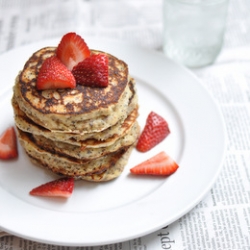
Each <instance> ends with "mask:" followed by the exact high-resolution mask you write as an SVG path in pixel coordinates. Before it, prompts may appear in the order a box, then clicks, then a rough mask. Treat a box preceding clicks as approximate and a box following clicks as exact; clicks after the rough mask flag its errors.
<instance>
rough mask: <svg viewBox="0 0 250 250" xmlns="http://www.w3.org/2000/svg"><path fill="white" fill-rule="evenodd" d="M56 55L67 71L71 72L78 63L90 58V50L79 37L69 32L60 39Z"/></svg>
mask: <svg viewBox="0 0 250 250" xmlns="http://www.w3.org/2000/svg"><path fill="white" fill-rule="evenodd" d="M56 55H57V57H58V58H59V60H60V61H61V62H62V63H63V64H64V65H66V67H67V68H68V69H69V70H72V69H73V67H74V66H76V65H77V64H78V63H79V62H81V61H83V60H84V59H85V58H87V57H89V56H90V50H89V48H88V46H87V44H86V43H85V41H84V40H83V39H82V38H81V37H80V36H79V35H77V34H76V33H73V32H71V33H67V34H66V35H64V36H63V37H62V39H61V41H60V43H59V44H58V47H57V50H56Z"/></svg>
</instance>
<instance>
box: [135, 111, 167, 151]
mask: <svg viewBox="0 0 250 250" xmlns="http://www.w3.org/2000/svg"><path fill="white" fill-rule="evenodd" d="M169 133H170V130H169V127H168V123H167V122H166V120H165V119H164V118H163V117H161V116H160V115H158V114H156V113H155V112H150V114H149V115H148V117H147V120H146V125H145V127H144V129H143V131H142V133H141V135H140V137H139V139H138V142H137V145H136V149H137V150H138V151H140V152H146V151H148V150H150V149H151V148H153V147H154V146H156V145H157V144H159V143H160V142H161V141H163V139H165V138H166V137H167V136H168V135H169Z"/></svg>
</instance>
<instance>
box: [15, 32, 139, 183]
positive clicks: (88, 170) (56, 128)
mask: <svg viewBox="0 0 250 250" xmlns="http://www.w3.org/2000/svg"><path fill="white" fill-rule="evenodd" d="M13 90H14V93H13V98H12V106H13V109H14V114H15V122H16V126H17V128H18V138H19V141H20V143H21V145H22V146H23V148H24V149H25V151H26V153H27V155H28V156H29V157H30V159H31V160H32V161H33V162H34V163H36V164H38V165H40V166H43V167H46V168H48V169H50V170H51V171H53V172H54V173H57V174H60V175H63V176H67V177H73V178H75V179H76V178H79V179H84V180H89V181H95V182H101V181H108V180H111V179H113V178H116V177H117V176H119V175H120V174H121V172H122V171H123V168H124V166H125V165H126V162H127V160H128V158H129V154H130V152H131V150H132V148H133V147H134V145H135V142H136V141H137V138H138V135H139V132H140V129H139V125H138V123H137V116H138V100H137V93H136V88H135V81H134V79H133V78H132V77H131V76H130V75H129V72H128V66H127V64H126V63H125V62H123V61H122V60H119V59H118V58H116V57H115V56H113V55H110V54H108V53H105V52H102V51H97V50H90V49H89V48H88V46H87V44H86V43H85V41H84V40H83V39H82V38H81V37H80V36H79V35H77V34H75V33H68V34H66V35H65V36H63V37H62V39H61V41H60V43H59V45H58V46H57V47H46V48H42V49H40V50H38V51H36V52H35V53H34V54H33V55H32V56H31V57H30V58H29V59H28V61H27V62H26V63H25V65H24V68H23V69H22V71H20V73H19V74H18V76H17V78H16V82H15V86H14V89H13Z"/></svg>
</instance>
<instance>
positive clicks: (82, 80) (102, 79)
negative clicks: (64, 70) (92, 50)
mask: <svg viewBox="0 0 250 250" xmlns="http://www.w3.org/2000/svg"><path fill="white" fill-rule="evenodd" d="M72 73H73V75H74V77H75V79H76V83H77V84H81V85H84V86H90V87H107V86H108V84H109V79H108V78H109V77H108V56H107V55H105V54H93V55H91V56H90V57H88V58H86V59H85V60H84V61H82V62H80V63H79V64H78V65H76V66H75V67H74V68H73V70H72Z"/></svg>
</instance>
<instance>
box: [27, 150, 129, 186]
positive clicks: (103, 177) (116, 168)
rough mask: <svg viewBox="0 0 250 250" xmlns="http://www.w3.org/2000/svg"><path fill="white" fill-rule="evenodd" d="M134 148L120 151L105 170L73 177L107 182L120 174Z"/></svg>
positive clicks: (38, 163) (33, 160)
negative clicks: (114, 160)
mask: <svg viewBox="0 0 250 250" xmlns="http://www.w3.org/2000/svg"><path fill="white" fill-rule="evenodd" d="M133 148H134V145H132V146H130V147H129V148H127V149H124V151H123V153H121V154H120V155H119V157H120V158H119V159H118V160H117V161H116V162H115V163H114V164H112V165H111V166H110V167H109V168H108V169H106V170H102V171H99V172H96V173H92V174H88V175H80V176H77V177H76V176H74V178H75V179H81V180H85V181H90V182H107V181H111V180H113V179H115V178H117V177H119V176H120V175H121V173H122V172H123V170H124V167H125V166H126V164H127V162H128V160H129V156H130V154H131V152H132V150H133ZM30 158H31V161H32V162H33V163H34V164H36V165H38V166H41V165H42V163H41V162H40V161H39V160H37V159H35V158H32V157H30ZM44 167H48V166H44ZM49 170H51V171H52V172H54V173H57V171H56V170H54V171H53V169H51V168H49ZM57 174H58V173H57Z"/></svg>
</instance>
